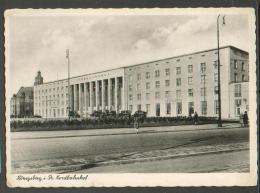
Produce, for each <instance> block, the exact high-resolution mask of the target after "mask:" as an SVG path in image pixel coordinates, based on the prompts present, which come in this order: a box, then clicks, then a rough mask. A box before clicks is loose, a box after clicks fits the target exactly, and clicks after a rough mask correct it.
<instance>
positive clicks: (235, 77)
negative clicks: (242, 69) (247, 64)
mask: <svg viewBox="0 0 260 193" xmlns="http://www.w3.org/2000/svg"><path fill="white" fill-rule="evenodd" d="M234 82H237V73H235V74H234Z"/></svg>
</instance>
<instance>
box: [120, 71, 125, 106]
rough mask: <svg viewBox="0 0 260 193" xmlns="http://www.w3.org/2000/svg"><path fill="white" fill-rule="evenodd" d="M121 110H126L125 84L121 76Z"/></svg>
mask: <svg viewBox="0 0 260 193" xmlns="http://www.w3.org/2000/svg"><path fill="white" fill-rule="evenodd" d="M121 110H126V108H125V82H124V77H123V76H122V88H121Z"/></svg>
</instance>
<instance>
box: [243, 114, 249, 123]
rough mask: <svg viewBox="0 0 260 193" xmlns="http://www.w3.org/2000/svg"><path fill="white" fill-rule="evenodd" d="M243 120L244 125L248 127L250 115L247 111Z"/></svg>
mask: <svg viewBox="0 0 260 193" xmlns="http://www.w3.org/2000/svg"><path fill="white" fill-rule="evenodd" d="M243 122H244V127H248V115H247V112H246V111H245V113H244V116H243Z"/></svg>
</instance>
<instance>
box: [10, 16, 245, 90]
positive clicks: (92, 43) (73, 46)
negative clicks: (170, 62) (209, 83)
mask: <svg viewBox="0 0 260 193" xmlns="http://www.w3.org/2000/svg"><path fill="white" fill-rule="evenodd" d="M216 18H217V15H212V14H211V15H206V16H205V15H84V16H80V15H75V16H72V15H67V16H64V15H63V16H47V15H45V16H21V15H20V16H15V15H14V16H11V17H10V20H9V21H10V23H9V34H8V35H9V48H10V50H9V51H10V52H9V53H10V55H9V56H10V62H9V64H10V81H11V82H10V89H9V91H10V94H14V93H16V92H17V91H18V90H19V88H20V87H21V86H32V85H33V82H34V78H35V76H36V73H37V71H38V70H40V71H41V73H42V76H43V78H44V82H48V81H54V80H57V79H63V78H67V60H66V57H65V56H66V49H69V50H70V60H71V76H78V75H82V74H88V73H92V72H98V71H102V70H106V69H113V68H117V67H122V66H128V65H134V64H138V63H142V62H148V61H153V60H157V59H162V58H166V57H172V56H177V55H181V54H187V53H191V52H195V51H202V50H206V49H211V48H216V47H217V35H216ZM225 23H226V25H224V26H222V25H220V46H225V45H233V46H235V47H238V48H240V49H243V50H246V51H248V50H249V37H248V18H247V15H227V16H226V17H225Z"/></svg>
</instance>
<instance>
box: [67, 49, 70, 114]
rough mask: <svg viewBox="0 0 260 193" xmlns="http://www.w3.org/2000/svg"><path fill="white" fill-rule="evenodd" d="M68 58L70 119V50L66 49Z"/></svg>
mask: <svg viewBox="0 0 260 193" xmlns="http://www.w3.org/2000/svg"><path fill="white" fill-rule="evenodd" d="M66 58H67V60H68V107H67V108H68V118H69V119H70V50H69V49H67V50H66Z"/></svg>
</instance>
